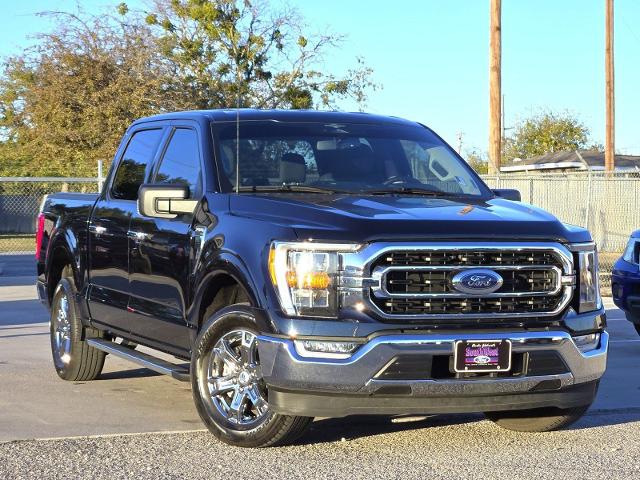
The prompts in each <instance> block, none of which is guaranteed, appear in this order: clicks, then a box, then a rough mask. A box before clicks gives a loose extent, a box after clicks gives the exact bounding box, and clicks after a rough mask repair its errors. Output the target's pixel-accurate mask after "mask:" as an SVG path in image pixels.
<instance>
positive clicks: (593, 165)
mask: <svg viewBox="0 0 640 480" xmlns="http://www.w3.org/2000/svg"><path fill="white" fill-rule="evenodd" d="M536 170H537V171H540V170H543V171H549V170H594V171H600V170H604V153H603V152H597V151H595V150H578V151H573V152H553V153H547V154H546V155H539V156H537V157H530V158H526V159H523V160H520V161H514V162H513V163H512V164H511V165H507V166H504V167H501V168H500V171H501V172H527V171H536ZM615 171H616V172H640V156H636V155H616V156H615Z"/></svg>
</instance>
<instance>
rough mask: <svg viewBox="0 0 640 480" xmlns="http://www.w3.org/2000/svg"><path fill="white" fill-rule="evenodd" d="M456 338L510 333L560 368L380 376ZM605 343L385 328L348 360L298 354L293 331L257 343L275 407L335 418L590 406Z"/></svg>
mask: <svg viewBox="0 0 640 480" xmlns="http://www.w3.org/2000/svg"><path fill="white" fill-rule="evenodd" d="M461 339H476V340H501V339H509V340H511V342H512V353H513V355H514V356H515V355H518V354H523V355H524V354H526V355H527V357H524V356H522V358H529V355H534V354H535V355H537V354H536V353H535V352H545V354H546V355H547V357H546V358H547V363H549V362H548V358H555V359H556V360H557V362H556V363H557V364H558V365H556V366H557V367H558V371H557V372H555V373H548V372H551V371H553V367H554V365H547V373H546V374H534V375H530V374H529V372H528V371H527V369H526V368H524V369H523V370H522V372H521V373H520V374H518V375H516V374H514V375H513V376H495V375H494V376H491V377H490V376H479V377H473V378H460V376H458V377H456V376H455V375H452V378H415V379H392V380H388V379H383V377H384V378H387V377H386V376H385V375H384V372H385V370H386V369H387V368H388V366H389V365H391V364H393V363H394V362H395V361H397V359H398V358H403V359H407V358H409V359H410V358H414V359H420V358H423V359H425V361H430V360H428V359H434V358H436V357H438V358H440V359H442V358H445V357H446V358H451V357H452V356H453V349H454V343H455V342H456V341H457V340H461ZM351 340H353V339H351ZM608 342H609V336H608V334H607V332H606V331H603V332H602V334H601V337H600V344H599V346H598V347H597V348H596V349H594V350H591V351H589V352H586V353H583V352H581V351H580V350H579V349H578V348H577V347H576V345H575V343H574V342H573V339H572V337H571V335H570V334H569V333H567V332H565V331H539V332H533V331H527V332H490V333H456V334H382V335H379V336H374V337H373V338H370V339H369V340H368V341H367V342H366V343H364V344H363V345H362V346H361V347H360V348H359V349H358V350H357V351H356V352H355V353H354V354H353V355H352V356H351V357H349V358H347V359H327V358H309V357H306V356H305V357H302V356H300V355H299V354H298V352H297V350H296V347H295V345H294V341H293V340H292V339H290V338H285V337H274V336H267V335H262V336H260V337H259V344H258V345H259V347H258V348H259V354H260V363H261V366H262V374H263V377H264V379H265V382H266V383H267V386H268V387H269V404H270V406H271V407H272V408H273V409H274V411H276V412H278V413H282V414H289V415H303V416H324V417H340V416H346V415H352V414H409V413H453V412H458V413H459V412H479V411H493V410H512V409H528V408H539V407H548V406H555V407H560V408H569V407H573V406H580V405H587V404H589V403H591V402H592V401H593V398H594V396H595V393H596V389H597V381H598V380H599V379H600V377H601V376H602V375H603V374H604V371H605V368H606V362H607V350H608ZM549 354H551V355H553V357H549V356H548V355H549ZM552 363H553V362H552ZM549 367H551V369H550V368H549ZM538 371H539V372H540V371H544V369H542V370H538ZM501 375H502V374H501Z"/></svg>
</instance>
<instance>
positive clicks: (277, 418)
mask: <svg viewBox="0 0 640 480" xmlns="http://www.w3.org/2000/svg"><path fill="white" fill-rule="evenodd" d="M257 335H258V330H257V328H256V324H255V321H254V320H253V318H252V316H251V315H250V314H249V313H248V312H246V311H245V310H244V307H243V306H238V308H237V309H234V308H233V307H230V308H227V309H225V310H224V311H223V312H221V313H219V314H215V315H213V316H212V317H211V318H210V319H209V320H208V321H207V322H206V324H205V325H204V326H203V327H202V330H201V332H200V334H199V335H198V338H197V340H196V344H195V348H194V350H193V357H192V360H191V372H192V375H191V382H192V391H193V397H194V401H195V404H196V408H197V410H198V413H199V415H200V418H201V419H202V421H203V422H204V423H205V425H206V426H207V428H208V429H209V431H210V432H211V433H213V434H214V435H215V436H216V437H217V438H218V439H219V440H221V441H223V442H225V443H228V444H230V445H236V446H240V447H269V446H276V445H281V444H286V443H291V442H293V441H294V440H296V439H297V438H298V437H299V436H300V435H302V434H303V433H304V431H305V430H306V428H307V426H308V425H309V424H310V423H311V421H312V418H308V417H295V416H289V415H279V414H277V413H275V412H273V411H272V410H271V409H270V408H269V403H268V391H267V388H266V386H265V383H264V381H263V379H262V375H261V373H260V358H259V355H258V341H257Z"/></svg>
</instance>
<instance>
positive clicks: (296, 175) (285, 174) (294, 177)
mask: <svg viewBox="0 0 640 480" xmlns="http://www.w3.org/2000/svg"><path fill="white" fill-rule="evenodd" d="M306 178H307V165H306V163H305V161H304V157H303V156H302V155H300V154H299V153H285V154H284V155H282V158H281V159H280V182H281V183H304V182H305V180H306Z"/></svg>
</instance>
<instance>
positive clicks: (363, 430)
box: [296, 414, 484, 445]
mask: <svg viewBox="0 0 640 480" xmlns="http://www.w3.org/2000/svg"><path fill="white" fill-rule="evenodd" d="M481 420H484V416H482V415H481V414H464V415H411V416H400V417H388V416H382V415H380V416H378V415H357V416H352V417H346V418H326V419H321V420H316V421H314V422H313V423H312V424H311V428H310V429H309V431H308V432H307V433H306V434H305V435H304V436H303V437H302V438H301V439H300V440H299V441H298V442H296V444H298V445H306V444H309V445H312V444H317V443H332V442H339V441H341V440H342V439H346V440H353V439H355V438H362V437H370V436H374V435H384V434H387V433H399V432H405V431H410V430H420V429H423V428H433V427H443V426H450V425H462V424H466V423H472V422H479V421H481Z"/></svg>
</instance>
